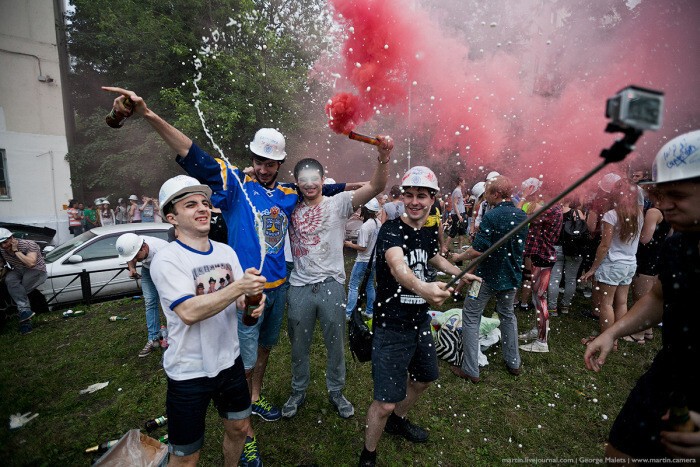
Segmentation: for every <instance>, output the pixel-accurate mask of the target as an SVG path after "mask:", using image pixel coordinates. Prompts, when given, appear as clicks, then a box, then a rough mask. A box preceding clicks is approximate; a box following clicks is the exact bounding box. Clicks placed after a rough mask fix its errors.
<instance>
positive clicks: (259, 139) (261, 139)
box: [250, 128, 287, 161]
mask: <svg viewBox="0 0 700 467" xmlns="http://www.w3.org/2000/svg"><path fill="white" fill-rule="evenodd" d="M250 150H251V151H253V152H254V153H255V154H257V155H258V156H260V157H264V158H265V159H272V160H273V161H283V160H284V158H285V157H287V153H286V152H284V136H282V133H280V132H279V131H277V130H275V129H274V128H261V129H259V130H258V131H257V132H256V133H255V138H253V141H251V142H250Z"/></svg>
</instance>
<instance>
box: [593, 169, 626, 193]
mask: <svg viewBox="0 0 700 467" xmlns="http://www.w3.org/2000/svg"><path fill="white" fill-rule="evenodd" d="M621 178H622V177H620V176H619V175H618V174H615V173H612V172H610V173H609V174H605V175H603V178H601V179H600V181H599V182H598V187H599V188H600V189H601V190H603V191H604V192H606V193H612V191H613V187H614V186H615V184H616V183H617V182H619V181H620V179H621Z"/></svg>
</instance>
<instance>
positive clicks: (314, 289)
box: [309, 277, 335, 293]
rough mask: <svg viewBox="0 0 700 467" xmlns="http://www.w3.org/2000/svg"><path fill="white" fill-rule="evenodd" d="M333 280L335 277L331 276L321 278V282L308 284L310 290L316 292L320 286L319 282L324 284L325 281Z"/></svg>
mask: <svg viewBox="0 0 700 467" xmlns="http://www.w3.org/2000/svg"><path fill="white" fill-rule="evenodd" d="M334 280H335V279H333V278H332V277H326V278H325V279H323V280H322V281H321V282H314V283H313V284H309V285H311V292H312V293H318V290H319V289H320V288H321V284H325V283H327V282H331V281H334Z"/></svg>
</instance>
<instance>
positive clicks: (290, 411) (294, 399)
mask: <svg viewBox="0 0 700 467" xmlns="http://www.w3.org/2000/svg"><path fill="white" fill-rule="evenodd" d="M305 400H306V393H305V392H296V391H295V392H293V393H292V395H291V396H289V399H287V402H285V403H284V405H283V406H282V416H283V417H284V418H292V417H293V416H295V415H296V414H297V410H299V407H301V405H302V404H303V403H304V401H305Z"/></svg>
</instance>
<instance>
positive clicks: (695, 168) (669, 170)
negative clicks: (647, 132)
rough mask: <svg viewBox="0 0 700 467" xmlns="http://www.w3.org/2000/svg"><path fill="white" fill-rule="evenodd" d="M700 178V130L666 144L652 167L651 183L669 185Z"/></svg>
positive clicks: (677, 137)
mask: <svg viewBox="0 0 700 467" xmlns="http://www.w3.org/2000/svg"><path fill="white" fill-rule="evenodd" d="M695 177H700V130H695V131H691V132H690V133H685V134H682V135H680V136H676V137H675V138H673V139H672V140H671V141H669V142H668V143H666V144H664V145H663V147H662V148H661V149H660V150H659V152H658V153H657V154H656V157H655V158H654V164H653V165H652V166H651V179H652V181H651V182H644V183H642V184H649V183H668V182H677V181H680V180H687V179H689V178H695Z"/></svg>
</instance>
